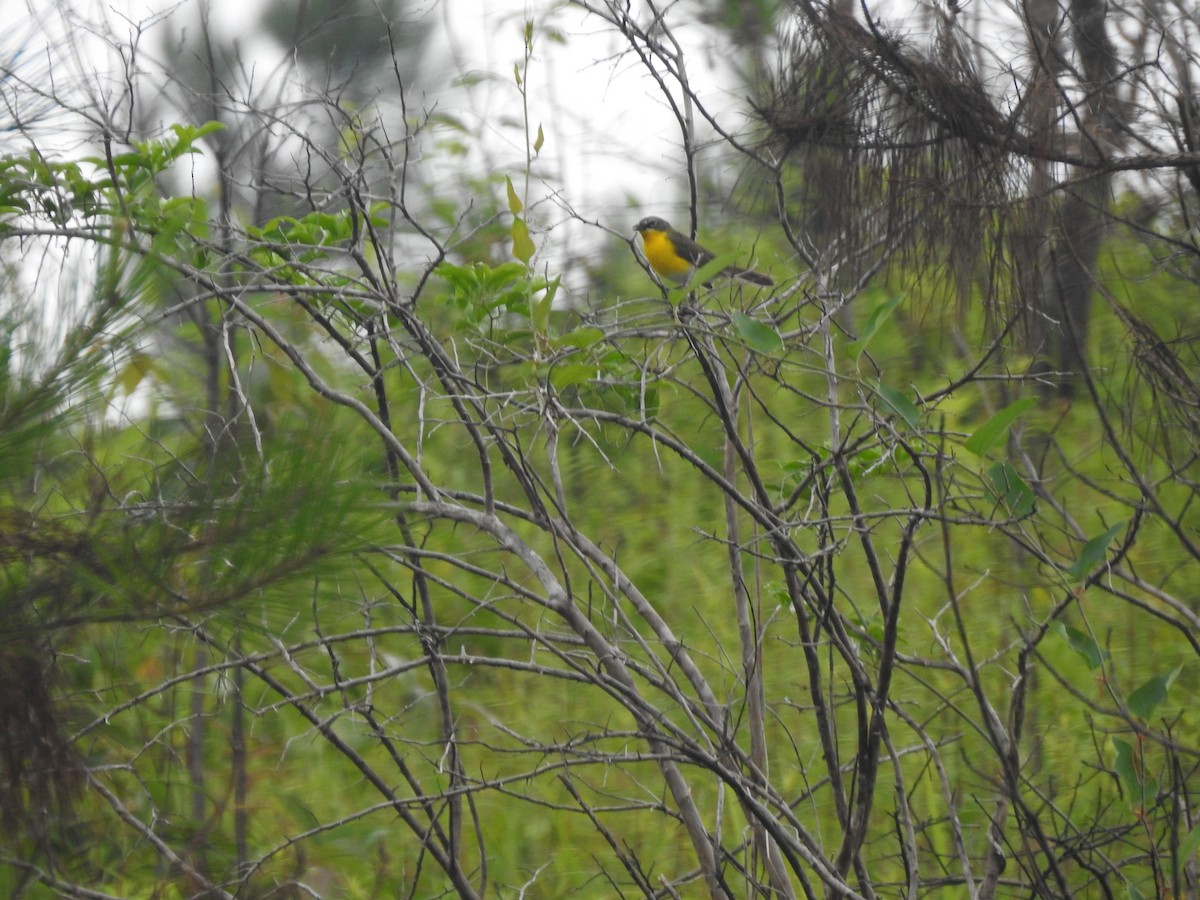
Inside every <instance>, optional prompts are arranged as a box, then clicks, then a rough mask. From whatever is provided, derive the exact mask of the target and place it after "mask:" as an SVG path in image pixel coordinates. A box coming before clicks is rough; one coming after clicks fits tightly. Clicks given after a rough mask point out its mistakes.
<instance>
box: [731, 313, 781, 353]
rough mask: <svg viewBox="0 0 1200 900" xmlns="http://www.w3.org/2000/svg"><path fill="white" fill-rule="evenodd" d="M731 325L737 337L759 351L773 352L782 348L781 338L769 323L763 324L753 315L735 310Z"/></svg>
mask: <svg viewBox="0 0 1200 900" xmlns="http://www.w3.org/2000/svg"><path fill="white" fill-rule="evenodd" d="M732 319H733V327H734V330H735V331H736V332H737V334H738V337H740V338H741V339H742V340H743V341H745V342H746V343H747V344H749V345H750V347H752V348H753V349H755V350H757V351H758V352H759V353H773V352H775V351H776V350H782V349H783V338H781V337H780V336H779V332H777V331H776V330H775V329H774V328H772V327H771V326H770V325H764V324H763V323H762V322H760V321H758V319H756V318H754V317H753V316H748V315H746V314H745V313H740V312H735V313H734V314H733V316H732Z"/></svg>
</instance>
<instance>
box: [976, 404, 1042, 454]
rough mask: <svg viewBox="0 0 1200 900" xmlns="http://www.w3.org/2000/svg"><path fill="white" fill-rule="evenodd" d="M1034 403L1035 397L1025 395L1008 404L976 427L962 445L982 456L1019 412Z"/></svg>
mask: <svg viewBox="0 0 1200 900" xmlns="http://www.w3.org/2000/svg"><path fill="white" fill-rule="evenodd" d="M1036 405H1037V398H1035V397H1025V398H1024V399H1022V400H1016V401H1014V402H1012V403H1010V404H1008V406H1006V407H1004V409H1002V410H1000V411H999V412H998V413H996V414H995V415H994V416H992V417H991V418H990V419H988V420H987V421H986V422H984V423H983V424H982V425H980V426H979V427H978V428H976V429H975V432H974V434H972V435H971V436H970V437H969V438H967V442H966V443H965V444H963V446H964V447H966V448H967V450H969V451H970V452H972V453H974V454H975V455H976V456H983V455H984V454H985V453H987V452H988V450H990V449H991V448H992V447H993V446H994V445H995V443H996V442H997V441H998V440H1000V438H1001V437H1002V436H1003V435H1004V433H1005V432H1006V431H1008V429H1009V428H1010V427H1011V426H1012V423H1013V422H1014V421H1016V419H1017V417H1018V416H1020V415H1021V413H1023V412H1025V410H1027V409H1029V407H1031V406H1036Z"/></svg>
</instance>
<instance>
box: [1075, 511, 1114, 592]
mask: <svg viewBox="0 0 1200 900" xmlns="http://www.w3.org/2000/svg"><path fill="white" fill-rule="evenodd" d="M1124 527H1125V523H1124V522H1118V523H1117V524H1116V525H1114V526H1113V527H1112V528H1110V529H1108V531H1106V532H1104V534H1101V535H1097V536H1096V537H1094V538H1092V539H1091V540H1090V541H1088V542H1087V543H1086V544H1084V545H1083V549H1082V550H1080V551H1079V559H1077V560H1075V562H1074V563H1072V564H1071V565H1070V566H1068V567H1067V574H1068V575H1070V576H1071V577H1072V578H1075V579H1080V578H1083V577H1084V576H1085V575H1087V573H1088V572H1090V571H1092V569H1094V568H1096V566H1098V565H1100V564H1101V563H1103V562H1104V553H1105V551H1106V550H1108V545H1109V544H1111V543H1112V539H1113V538H1115V537H1116V536H1117V535H1118V534H1120V533H1121V529H1122V528H1124Z"/></svg>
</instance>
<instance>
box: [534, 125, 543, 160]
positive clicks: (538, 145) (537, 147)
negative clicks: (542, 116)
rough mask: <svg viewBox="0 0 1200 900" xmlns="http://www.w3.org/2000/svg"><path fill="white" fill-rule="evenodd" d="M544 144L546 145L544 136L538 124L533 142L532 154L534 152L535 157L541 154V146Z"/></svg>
mask: <svg viewBox="0 0 1200 900" xmlns="http://www.w3.org/2000/svg"><path fill="white" fill-rule="evenodd" d="M545 143H546V135H545V134H544V133H543V132H542V126H541V123H540V122H539V123H538V133H537V137H536V138H535V139H534V141H533V152H534V155H535V156H536V155H537V154H538V153H541V152H542V145H543V144H545Z"/></svg>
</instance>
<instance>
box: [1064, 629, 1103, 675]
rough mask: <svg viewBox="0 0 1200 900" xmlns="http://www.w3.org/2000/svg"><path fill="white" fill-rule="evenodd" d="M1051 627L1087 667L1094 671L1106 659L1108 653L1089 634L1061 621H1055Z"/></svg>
mask: <svg viewBox="0 0 1200 900" xmlns="http://www.w3.org/2000/svg"><path fill="white" fill-rule="evenodd" d="M1051 628H1052V630H1053V631H1055V632H1056V633H1057V634H1058V635H1059V636H1060V637H1062V639H1063V640H1065V641H1066V642H1067V646H1069V647H1070V648H1071V649H1072V650H1073V651H1074V652H1075V653H1077V654H1079V656H1080V657H1081V658H1082V659H1083V661H1084V662H1085V663H1087V667H1088V668H1089V669H1091V670H1093V671H1095V670H1096V669H1098V668H1100V667H1101V666H1102V665H1104V662H1105V660H1107V659H1108V653H1106V652H1105V651H1104V649H1103V648H1102V647H1101V646H1100V645H1099V644H1098V643H1096V639H1095V638H1094V637H1092V636H1091V635H1090V634H1087V633H1086V632H1083V631H1080V630H1079V629H1078V628H1075V627H1073V626H1071V625H1067V624H1065V623H1063V622H1055V623H1054V624H1053V625H1052V626H1051Z"/></svg>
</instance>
